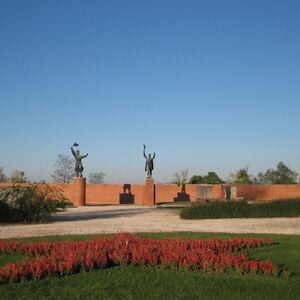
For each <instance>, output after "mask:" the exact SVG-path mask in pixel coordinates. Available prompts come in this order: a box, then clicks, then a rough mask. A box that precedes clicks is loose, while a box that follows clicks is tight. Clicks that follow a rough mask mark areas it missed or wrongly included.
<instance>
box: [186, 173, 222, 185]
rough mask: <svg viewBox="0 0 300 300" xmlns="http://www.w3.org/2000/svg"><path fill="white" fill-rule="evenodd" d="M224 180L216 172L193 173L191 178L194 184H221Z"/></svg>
mask: <svg viewBox="0 0 300 300" xmlns="http://www.w3.org/2000/svg"><path fill="white" fill-rule="evenodd" d="M222 182H223V180H222V179H221V178H220V177H219V176H218V175H217V173H216V172H208V173H207V175H205V176H201V175H193V176H192V177H191V179H190V183H192V184H219V183H222Z"/></svg>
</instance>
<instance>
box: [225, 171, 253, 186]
mask: <svg viewBox="0 0 300 300" xmlns="http://www.w3.org/2000/svg"><path fill="white" fill-rule="evenodd" d="M248 172H249V168H248V167H245V168H242V169H240V170H238V171H237V172H236V173H233V174H231V176H230V179H229V180H228V181H229V182H233V183H236V184H251V183H253V181H252V180H251V175H249V173H248Z"/></svg>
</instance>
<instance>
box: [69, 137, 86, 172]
mask: <svg viewBox="0 0 300 300" xmlns="http://www.w3.org/2000/svg"><path fill="white" fill-rule="evenodd" d="M77 146H79V145H78V144H77V143H74V144H73V146H72V147H71V151H72V154H73V156H74V158H75V169H74V170H75V172H76V177H82V171H83V169H84V168H83V165H82V163H81V160H82V159H83V158H85V157H87V156H88V153H87V154H86V155H80V152H79V150H76V151H75V150H74V149H73V147H77Z"/></svg>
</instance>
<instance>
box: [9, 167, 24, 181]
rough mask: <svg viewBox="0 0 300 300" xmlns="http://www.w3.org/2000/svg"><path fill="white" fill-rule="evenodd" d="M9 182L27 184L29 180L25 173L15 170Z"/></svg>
mask: <svg viewBox="0 0 300 300" xmlns="http://www.w3.org/2000/svg"><path fill="white" fill-rule="evenodd" d="M9 182H12V183H24V182H27V178H26V176H25V172H24V171H20V170H15V171H13V172H12V174H11V177H10V178H9Z"/></svg>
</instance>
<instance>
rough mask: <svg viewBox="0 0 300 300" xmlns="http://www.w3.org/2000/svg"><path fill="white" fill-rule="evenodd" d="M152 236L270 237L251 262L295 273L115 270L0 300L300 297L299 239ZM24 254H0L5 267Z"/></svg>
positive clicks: (2, 289) (30, 287) (15, 288)
mask: <svg viewBox="0 0 300 300" xmlns="http://www.w3.org/2000/svg"><path fill="white" fill-rule="evenodd" d="M140 235H142V236H147V237H153V238H165V237H180V238H188V239H193V238H198V239H199V238H208V237H212V236H214V237H219V238H235V237H271V238H273V240H274V241H276V242H278V244H277V245H274V246H272V247H268V248H260V249H255V250H251V251H250V252H249V255H250V257H252V258H260V259H262V258H270V259H271V261H272V262H274V263H279V264H284V265H285V266H287V267H289V269H290V270H292V271H294V272H295V274H294V276H292V277H291V278H290V279H289V280H288V281H287V280H284V279H280V278H271V277H263V276H259V275H257V276H254V275H246V276H240V275H238V274H237V273H227V274H201V273H199V272H189V271H185V270H180V271H173V270H164V269H157V268H146V267H132V266H128V267H114V268H111V269H104V270H97V271H92V272H88V273H81V274H76V275H71V276H66V277H61V278H54V279H47V280H44V281H32V282H26V283H21V284H13V285H5V286H0V299H1V300H2V299H3V300H4V299H200V298H202V299H299V298H300V259H299V249H300V236H296V235H294V236H286V235H266V234H264V235H258V234H251V235H249V234H248V235H245V234H243V235H241V234H239V235H235V234H213V233H191V232H186V233H176V232H175V233H159V234H152V233H151V234H150V233H147V234H140ZM92 237H94V235H88V236H87V235H82V236H79V235H76V236H53V237H42V238H30V239H29V238H27V239H22V240H24V241H28V242H29V241H32V242H35V241H38V240H43V241H45V240H51V241H55V240H62V239H63V240H83V239H89V238H92ZM20 259H22V257H20V256H14V255H0V264H1V265H3V264H4V263H5V262H7V261H17V260H20Z"/></svg>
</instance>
